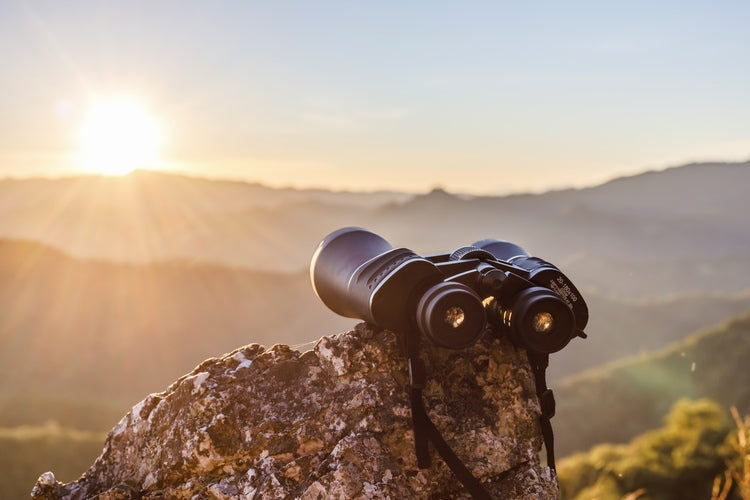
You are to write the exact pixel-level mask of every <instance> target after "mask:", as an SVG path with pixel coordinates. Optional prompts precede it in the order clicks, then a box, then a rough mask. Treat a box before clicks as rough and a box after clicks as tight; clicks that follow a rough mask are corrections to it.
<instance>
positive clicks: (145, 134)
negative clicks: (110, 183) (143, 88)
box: [78, 98, 162, 175]
mask: <svg viewBox="0 0 750 500" xmlns="http://www.w3.org/2000/svg"><path fill="white" fill-rule="evenodd" d="M161 141H162V127H161V124H160V123H159V120H157V119H156V117H155V116H154V115H153V114H152V113H151V112H150V111H149V110H148V109H147V108H146V107H145V106H144V105H143V104H141V103H140V102H138V101H137V100H134V99H129V98H117V99H114V98H113V99H104V100H99V101H95V102H94V103H93V104H92V106H91V108H90V110H89V113H88V115H87V116H86V119H85V121H84V123H83V125H82V126H81V128H80V130H79V133H78V142H79V156H80V157H79V162H80V164H81V167H82V168H84V169H85V170H87V171H90V172H96V173H100V174H103V175H125V174H128V173H130V172H132V171H133V170H135V169H136V168H149V167H153V166H155V164H156V163H158V161H159V148H160V146H161Z"/></svg>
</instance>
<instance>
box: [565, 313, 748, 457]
mask: <svg viewBox="0 0 750 500" xmlns="http://www.w3.org/2000/svg"><path fill="white" fill-rule="evenodd" d="M748 359H750V313H747V314H745V315H744V316H740V317H738V318H737V319H734V320H731V321H729V322H726V323H724V324H722V325H720V326H717V327H715V328H713V329H709V330H705V331H702V332H698V333H696V334H694V335H693V336H691V337H690V338H688V339H686V340H683V341H681V342H677V343H675V344H672V345H671V346H669V347H667V348H664V349H662V350H660V351H657V352H654V353H650V354H644V355H642V356H639V357H635V358H630V359H626V360H620V361H617V362H614V363H612V364H609V365H607V366H604V367H600V368H598V369H594V370H591V371H587V372H584V373H582V374H579V375H576V376H573V377H570V378H568V379H566V380H564V381H563V382H562V383H559V384H552V385H553V388H554V390H555V396H556V400H557V414H556V416H555V418H554V421H553V425H554V427H555V445H556V447H557V449H558V450H559V453H560V455H561V456H562V455H566V454H570V453H573V452H576V451H581V450H585V449H588V448H590V447H591V446H593V445H595V444H598V443H605V442H617V443H622V442H627V441H628V440H630V439H632V438H633V437H635V436H637V435H638V434H640V433H642V432H645V431H646V430H648V429H652V428H656V427H658V426H659V425H660V423H661V421H662V419H663V417H664V416H665V415H666V414H667V412H668V411H669V408H670V407H671V406H672V405H673V404H674V403H675V401H677V400H678V399H680V398H688V399H697V398H703V397H706V398H710V399H713V400H715V401H717V402H718V403H719V404H720V405H721V406H722V407H723V408H724V409H727V410H728V409H729V407H730V406H736V407H737V408H738V409H739V411H740V413H741V414H746V413H748V412H750V386H748V384H747V380H748Z"/></svg>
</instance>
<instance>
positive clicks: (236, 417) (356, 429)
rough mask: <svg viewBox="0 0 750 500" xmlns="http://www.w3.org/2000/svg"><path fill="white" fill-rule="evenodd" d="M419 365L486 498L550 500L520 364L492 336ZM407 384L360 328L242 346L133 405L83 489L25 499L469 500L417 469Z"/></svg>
mask: <svg viewBox="0 0 750 500" xmlns="http://www.w3.org/2000/svg"><path fill="white" fill-rule="evenodd" d="M423 358H424V361H425V363H426V367H427V373H428V380H427V385H426V387H425V390H424V394H425V405H426V407H427V410H428V412H429V414H430V417H431V418H432V420H433V421H434V422H435V424H436V425H437V427H438V428H439V429H440V430H441V432H442V433H443V436H444V438H445V439H446V440H447V441H448V443H449V444H450V445H451V447H452V448H453V450H454V451H455V452H456V454H457V455H458V456H459V457H460V458H461V459H462V460H463V462H464V464H466V466H467V467H468V468H469V469H470V470H471V471H472V472H473V473H474V475H475V476H476V477H477V478H478V479H479V480H480V481H482V482H483V484H484V485H485V486H486V488H487V489H488V491H490V492H491V494H492V495H493V497H497V498H555V497H557V495H558V490H557V483H556V479H555V477H554V474H553V473H552V472H551V471H550V470H549V469H547V468H545V467H542V466H541V464H540V462H539V456H538V454H539V451H540V449H541V446H542V438H541V434H540V430H539V424H538V415H539V405H538V402H537V399H536V396H535V391H534V382H533V377H532V374H531V370H530V367H529V365H528V361H527V359H526V355H525V353H524V352H523V351H516V350H515V349H514V348H513V347H512V346H511V345H510V344H509V343H508V342H506V341H504V340H497V339H493V338H491V336H490V335H486V336H485V337H484V338H483V339H482V340H481V341H480V342H478V343H477V344H476V345H475V346H474V347H472V348H470V349H464V350H459V351H454V350H447V349H439V348H432V347H425V351H424V353H423ZM407 384H408V374H407V368H406V362H405V360H404V358H403V356H402V355H401V353H400V351H399V349H398V344H397V341H396V337H395V335H394V334H393V333H391V332H388V331H385V330H377V329H373V328H372V327H370V326H368V325H365V324H360V325H358V326H357V327H356V328H355V329H354V330H352V331H350V332H347V333H345V334H341V335H337V336H332V337H324V338H322V339H321V340H320V341H318V343H317V344H316V346H315V348H314V349H313V350H311V351H307V352H304V353H300V352H298V351H295V350H293V349H291V348H289V347H288V346H285V345H276V346H273V347H271V348H269V349H264V348H263V347H261V346H259V345H249V346H246V347H243V348H241V349H238V350H236V351H234V352H232V353H229V354H227V355H225V356H223V357H222V358H219V359H216V358H213V359H209V360H206V361H204V362H203V363H202V364H201V365H199V366H198V367H197V368H196V369H195V370H193V372H192V373H190V374H188V375H186V376H183V377H182V378H180V379H179V380H177V381H176V382H175V383H173V384H172V385H171V386H170V387H169V388H168V389H167V390H166V391H164V392H162V393H160V394H152V395H150V396H148V397H147V398H146V399H144V400H143V401H142V402H140V403H138V404H137V405H136V406H134V407H133V408H132V410H131V411H130V412H129V413H128V414H127V415H126V416H125V417H123V419H122V420H121V421H120V423H119V424H118V425H117V426H116V427H115V428H114V429H112V431H111V432H110V433H109V435H108V437H107V440H106V443H105V446H104V450H103V452H102V454H101V456H100V457H99V458H98V459H97V460H96V462H95V463H94V464H93V466H92V467H91V468H90V469H89V470H88V471H87V472H86V473H85V474H84V475H83V476H82V477H81V478H80V479H78V480H77V481H75V482H72V483H69V484H61V483H59V482H57V481H56V480H55V478H54V475H53V474H52V473H49V472H48V473H45V474H43V475H42V476H41V477H40V478H39V480H38V482H37V484H36V486H35V487H34V490H33V492H32V497H33V498H51V499H86V498H97V499H100V500H104V499H107V500H110V499H111V500H114V499H131V498H133V499H134V498H142V499H156V498H174V499H203V498H212V499H225V498H226V499H228V498H279V499H281V498H301V499H305V500H314V499H323V498H339V499H350V498H391V499H403V498H441V499H442V498H465V497H468V493H467V492H466V490H465V489H464V488H463V486H462V485H461V484H460V483H459V482H458V481H457V480H456V479H455V477H454V476H453V474H452V473H451V471H450V469H448V467H447V466H446V465H445V463H444V462H443V461H442V459H440V457H439V456H438V455H437V453H436V452H434V450H433V451H432V455H433V462H432V466H431V467H430V468H429V469H420V468H418V467H417V463H416V457H415V453H414V440H413V432H412V424H411V407H410V404H409V400H408V396H407V390H406V389H407Z"/></svg>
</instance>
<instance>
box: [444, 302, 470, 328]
mask: <svg viewBox="0 0 750 500" xmlns="http://www.w3.org/2000/svg"><path fill="white" fill-rule="evenodd" d="M464 319H465V315H464V310H463V309H461V308H460V307H458V306H453V307H449V308H448V309H446V310H445V315H444V316H443V321H445V324H446V325H448V326H450V327H451V328H458V327H459V326H461V325H462V324H463V323H464Z"/></svg>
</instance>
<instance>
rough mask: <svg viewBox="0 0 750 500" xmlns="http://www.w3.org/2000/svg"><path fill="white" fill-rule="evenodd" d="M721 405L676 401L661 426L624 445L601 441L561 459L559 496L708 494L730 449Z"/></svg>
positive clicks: (730, 455)
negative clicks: (585, 449)
mask: <svg viewBox="0 0 750 500" xmlns="http://www.w3.org/2000/svg"><path fill="white" fill-rule="evenodd" d="M729 433H730V426H729V424H728V421H727V418H726V416H725V414H724V412H723V411H722V409H721V407H719V405H717V404H716V403H714V402H712V401H710V400H707V399H701V400H697V401H688V400H681V401H678V402H677V403H676V404H675V405H674V406H673V408H672V410H671V411H670V413H669V414H668V415H667V417H666V418H665V421H664V425H663V426H662V427H661V428H659V429H656V430H653V431H649V432H647V433H645V434H642V435H641V436H639V437H637V438H635V439H633V440H632V441H631V442H630V443H628V444H626V445H611V444H603V445H598V446H595V447H594V448H592V449H591V450H590V451H588V452H585V453H578V454H576V455H573V456H571V457H568V458H566V459H563V460H562V461H561V462H560V465H559V467H558V476H559V480H560V488H561V493H562V496H563V498H571V499H576V500H585V499H594V498H597V499H608V498H612V499H619V498H622V497H623V496H624V495H626V494H629V493H633V492H635V491H639V490H640V491H639V496H638V498H642V499H675V500H678V499H679V500H683V499H691V498H696V499H709V498H710V497H711V491H712V485H713V481H714V478H715V477H716V476H717V475H718V474H720V473H722V471H724V469H725V468H726V463H727V461H728V460H731V459H732V458H733V456H734V455H733V451H732V449H731V448H730V447H728V446H727V445H726V440H727V436H728V435H729Z"/></svg>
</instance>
